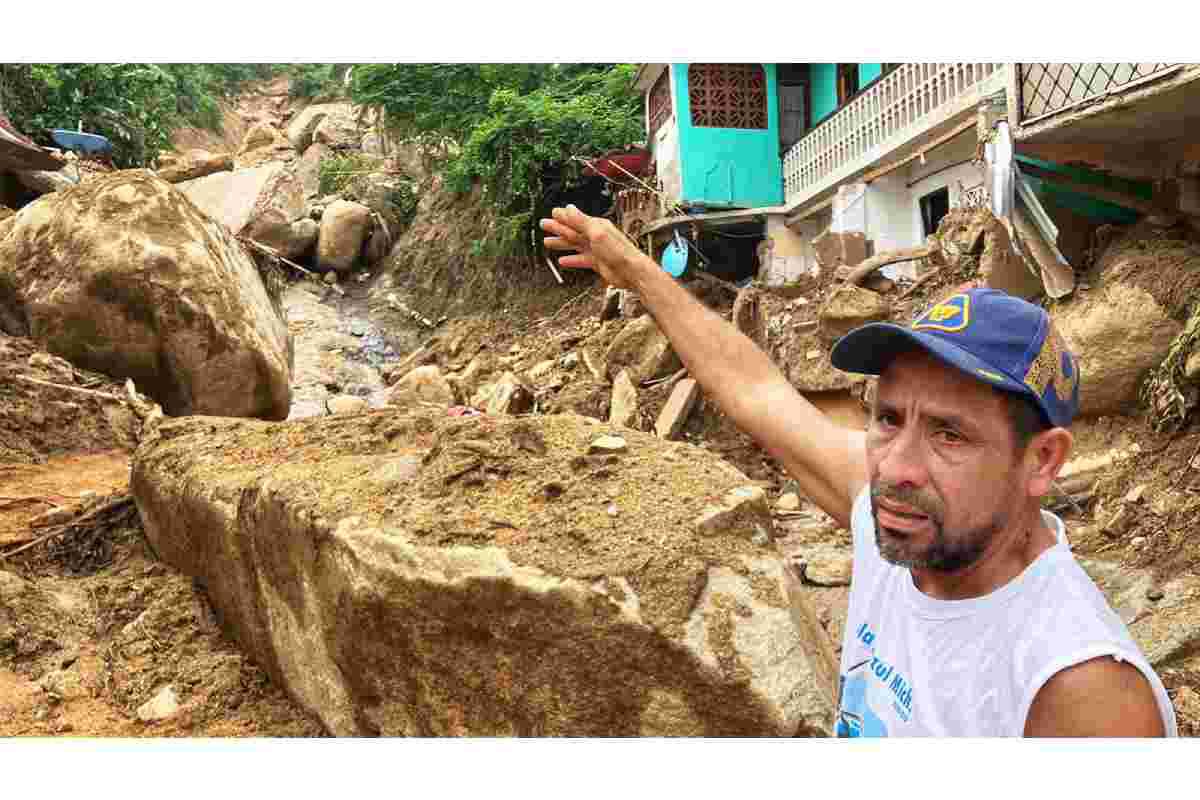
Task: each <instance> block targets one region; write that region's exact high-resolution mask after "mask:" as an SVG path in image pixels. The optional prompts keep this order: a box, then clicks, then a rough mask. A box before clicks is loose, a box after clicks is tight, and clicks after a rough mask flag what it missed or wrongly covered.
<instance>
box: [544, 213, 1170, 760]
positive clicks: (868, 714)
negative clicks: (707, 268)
mask: <svg viewBox="0 0 1200 800" xmlns="http://www.w3.org/2000/svg"><path fill="white" fill-rule="evenodd" d="M553 216H554V218H553V219H551V220H542V223H541V224H542V228H543V229H544V230H545V232H546V233H547V234H548V236H547V237H546V240H545V241H546V246H547V247H548V248H550V249H552V250H559V251H575V252H574V254H571V255H566V256H563V257H562V258H561V259H560V261H559V263H560V264H561V265H562V266H564V267H573V268H585V269H593V270H595V271H596V272H598V273H599V274H600V275H601V277H602V278H603V279H604V280H605V281H606V282H607V283H609V284H610V285H613V286H617V287H621V288H631V289H633V290H635V291H637V292H638V294H639V295H640V297H641V300H642V302H643V303H644V304H645V306H646V308H647V309H648V310H649V311H650V313H651V314H652V315H653V316H654V319H655V320H656V321H657V322H658V324H659V326H660V327H661V329H662V330H663V332H664V333H665V334H666V335H667V337H668V338H669V339H670V340H671V343H672V344H673V346H674V348H675V351H676V352H677V353H678V354H679V356H680V358H681V359H682V360H683V363H684V364H685V365H686V366H687V368H688V371H689V372H690V373H691V375H692V376H693V377H694V378H696V380H697V381H698V382H699V383H700V385H701V386H702V387H703V388H704V391H705V392H706V393H707V394H708V396H709V397H712V398H713V399H715V400H716V401H717V403H718V404H719V405H720V406H721V408H722V409H723V410H724V411H725V413H727V414H728V415H729V416H730V417H731V418H732V419H733V420H734V422H736V423H737V425H738V426H739V427H741V428H742V429H743V430H745V431H746V432H748V433H749V434H751V435H752V436H754V438H755V439H756V440H757V441H759V442H760V443H761V444H762V445H763V447H765V448H766V449H767V450H768V451H769V452H770V453H771V454H772V455H773V456H775V457H776V458H777V459H778V460H779V461H780V462H782V463H783V464H784V466H785V467H787V469H788V471H789V472H790V473H791V474H792V475H793V476H794V477H795V478H796V480H797V481H798V482H799V484H800V486H801V488H802V489H803V491H804V493H805V494H806V495H807V496H808V497H809V498H811V499H812V500H813V501H814V502H815V503H816V504H817V505H819V506H820V507H821V508H823V509H824V510H825V511H826V512H827V513H828V514H830V515H831V516H832V517H833V518H834V519H836V520H837V521H838V522H840V523H841V524H843V525H847V526H848V527H850V529H851V531H852V533H853V537H854V576H853V581H852V584H851V590H850V607H849V614H848V618H847V623H846V632H845V639H844V642H843V647H842V661H841V684H842V685H841V692H840V699H839V715H838V719H839V721H838V724H837V733H838V734H839V735H845V736H850V735H868V736H870V735H876V736H889V735H890V736H920V735H959V736H1021V735H1025V736H1164V735H1168V736H1174V735H1176V729H1175V716H1174V711H1173V709H1172V708H1171V704H1170V701H1169V699H1168V698H1167V695H1166V692H1165V690H1164V689H1163V686H1162V683H1161V681H1160V680H1159V679H1158V677H1157V676H1156V675H1155V674H1154V672H1153V670H1152V669H1151V668H1150V666H1149V664H1148V663H1147V662H1146V660H1145V658H1144V657H1143V656H1142V654H1141V653H1140V652H1139V651H1138V648H1137V646H1136V644H1134V642H1133V640H1132V638H1131V637H1130V636H1129V634H1128V632H1127V631H1126V629H1125V626H1124V625H1123V624H1122V623H1121V621H1120V619H1119V618H1117V616H1116V615H1115V614H1114V613H1113V612H1112V610H1111V609H1110V608H1109V607H1108V604H1107V602H1106V601H1105V600H1104V597H1103V595H1101V594H1100V592H1099V590H1098V589H1097V588H1096V587H1095V585H1094V584H1093V583H1092V582H1091V580H1090V579H1088V577H1087V575H1086V574H1085V573H1084V572H1083V570H1082V569H1081V568H1080V567H1079V565H1078V564H1077V563H1076V562H1075V560H1074V558H1073V556H1072V555H1071V552H1070V549H1069V546H1068V544H1067V541H1066V537H1065V531H1064V529H1063V525H1062V522H1061V521H1060V520H1059V519H1058V518H1057V517H1055V516H1054V515H1053V514H1050V513H1047V512H1043V511H1042V510H1041V505H1040V502H1039V501H1040V498H1041V497H1042V496H1044V495H1045V494H1046V492H1047V491H1049V489H1050V486H1051V483H1052V481H1053V479H1054V477H1055V476H1056V475H1057V474H1058V471H1059V469H1060V468H1061V467H1062V465H1063V462H1064V461H1065V460H1066V458H1067V454H1068V452H1069V451H1070V448H1071V434H1070V433H1069V432H1068V431H1067V426H1068V425H1069V424H1070V421H1071V418H1072V417H1073V415H1074V413H1075V411H1076V409H1077V408H1078V392H1079V380H1078V377H1079V376H1078V366H1077V362H1076V360H1075V358H1074V357H1073V356H1072V355H1071V354H1070V353H1069V352H1067V350H1066V348H1065V347H1064V345H1063V342H1062V339H1061V338H1060V337H1059V336H1058V334H1057V333H1056V332H1055V331H1054V330H1053V328H1052V327H1051V326H1050V320H1049V317H1048V315H1046V313H1045V312H1044V311H1043V310H1042V309H1040V308H1038V307H1037V306H1034V305H1031V304H1029V303H1026V302H1024V301H1022V300H1018V299H1016V298H1013V297H1010V296H1008V295H1006V294H1003V293H1001V292H997V291H995V290H989V289H971V290H968V291H966V292H964V293H961V294H958V295H955V296H954V297H952V298H950V299H948V300H947V301H945V302H943V303H941V304H939V305H937V306H935V307H934V308H932V309H930V310H929V311H928V312H926V313H925V314H924V315H923V316H922V317H920V318H919V319H918V320H917V321H916V322H915V323H914V324H913V325H912V326H911V327H909V328H905V327H902V326H898V325H891V324H881V323H877V324H873V325H867V326H865V327H863V328H859V329H858V330H856V331H853V332H852V333H850V334H849V335H848V336H846V337H845V338H843V339H842V340H841V341H839V342H838V343H837V344H836V345H835V347H834V349H833V352H832V360H833V363H834V365H835V366H837V367H839V368H840V369H844V370H848V371H853V372H859V373H864V374H872V375H878V376H879V381H878V385H877V387H876V397H875V401H874V407H873V409H872V413H871V421H870V423H869V425H868V428H867V430H866V431H865V432H861V431H850V430H847V429H844V428H840V427H838V426H836V425H834V424H833V423H832V422H831V421H830V420H829V419H827V418H826V417H825V416H824V415H823V414H821V413H820V412H819V411H818V410H817V409H816V408H815V407H813V406H812V405H811V404H809V403H808V402H807V401H806V400H805V399H804V398H803V397H801V396H800V394H799V393H798V392H797V391H796V390H795V389H794V388H793V387H792V386H791V384H790V383H788V381H787V379H786V378H785V377H784V376H783V374H782V373H781V372H780V371H779V370H778V369H777V368H776V367H775V366H774V365H773V364H772V363H771V361H770V359H769V358H768V357H767V356H766V354H764V353H763V352H762V351H760V350H759V349H758V348H757V347H755V345H754V344H753V343H752V342H751V341H750V340H749V339H748V338H747V337H745V336H743V335H742V334H741V333H739V332H738V331H737V330H735V329H734V328H733V326H731V325H729V324H727V323H726V322H725V321H724V320H722V319H721V318H720V317H719V316H717V315H716V314H714V313H713V312H712V311H710V310H709V309H707V308H706V307H704V306H703V305H702V304H701V303H700V302H698V301H697V300H696V299H695V298H693V297H692V296H691V295H690V293H688V292H687V291H686V290H685V289H683V288H682V287H681V286H679V285H678V284H677V283H676V282H675V281H674V280H673V279H672V278H671V277H670V276H668V275H667V274H666V273H665V272H663V271H662V270H661V269H659V268H658V265H657V264H655V263H654V262H653V261H652V260H651V259H649V258H647V257H646V256H645V255H644V254H643V253H641V252H640V251H639V250H638V249H637V248H636V247H635V246H634V245H633V244H632V243H631V242H630V241H629V240H628V238H626V237H625V236H624V235H623V234H622V233H621V232H620V231H619V230H618V229H616V228H615V227H614V226H613V225H612V223H610V222H608V221H607V220H603V219H598V218H595V217H589V216H587V215H585V214H583V213H582V212H580V211H578V210H577V209H575V208H574V207H573V206H569V207H567V208H566V209H562V208H556V209H554V212H553Z"/></svg>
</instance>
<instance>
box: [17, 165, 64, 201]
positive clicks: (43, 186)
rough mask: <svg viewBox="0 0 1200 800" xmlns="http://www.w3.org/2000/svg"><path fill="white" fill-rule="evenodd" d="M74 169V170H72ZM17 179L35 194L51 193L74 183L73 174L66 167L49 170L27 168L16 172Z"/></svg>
mask: <svg viewBox="0 0 1200 800" xmlns="http://www.w3.org/2000/svg"><path fill="white" fill-rule="evenodd" d="M72 171H74V170H72ZM17 180H18V181H20V183H21V185H22V186H24V187H25V188H26V189H28V190H29V191H31V192H33V193H34V194H37V195H43V194H53V193H54V192H61V191H62V190H63V189H70V188H71V187H72V186H74V185H75V179H74V177H73V176H71V175H68V174H67V170H66V169H61V170H58V171H57V172H51V171H49V170H29V171H25V172H18V173H17Z"/></svg>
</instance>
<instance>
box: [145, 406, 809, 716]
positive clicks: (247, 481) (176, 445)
mask: <svg viewBox="0 0 1200 800" xmlns="http://www.w3.org/2000/svg"><path fill="white" fill-rule="evenodd" d="M518 428H521V429H522V431H523V433H522V436H517V433H518V430H517V429H518ZM159 433H160V435H159V436H158V437H156V438H154V439H153V440H148V441H146V442H144V443H143V446H142V448H141V449H140V450H139V452H138V455H137V458H136V459H135V463H134V468H133V476H132V488H133V492H134V496H135V498H136V500H137V503H138V508H139V510H140V512H141V514H142V517H143V519H144V520H145V528H146V535H147V537H148V539H149V540H150V542H151V543H152V544H153V547H154V549H155V552H157V553H158V554H159V555H160V556H161V557H162V558H163V559H164V560H165V561H166V562H168V563H169V564H171V565H173V566H174V567H176V568H177V569H179V570H181V571H182V572H183V573H184V574H186V575H190V576H192V577H194V578H196V579H199V580H200V581H202V582H203V583H204V585H205V586H206V589H207V594H208V597H209V598H210V600H211V602H212V604H213V606H214V608H215V610H216V611H217V615H218V617H219V618H220V619H221V620H222V623H223V625H224V627H225V628H226V630H227V631H228V632H229V633H230V634H231V635H232V636H233V637H234V638H235V639H236V640H237V642H238V643H239V644H240V645H241V646H242V647H243V648H245V649H246V650H247V651H248V652H250V653H251V654H252V655H253V658H254V659H255V660H256V662H257V663H259V664H261V665H263V666H264V668H265V669H266V670H267V671H268V672H269V673H270V675H271V676H272V679H273V680H274V681H275V682H276V683H278V684H279V685H282V686H284V687H286V688H287V690H288V692H289V694H291V696H292V697H294V698H295V699H296V700H297V702H298V703H299V704H300V705H301V706H303V707H304V708H306V709H308V710H310V711H311V712H312V713H313V714H315V715H316V716H317V717H318V718H319V719H320V720H321V722H322V723H323V725H324V726H325V728H326V729H327V730H328V731H329V732H330V733H332V734H334V735H338V736H361V735H384V736H397V735H410V736H445V735H459V736H463V735H465V736H483V735H510V736H511V735H518V736H677V735H689V736H696V735H706V736H763V735H765V736H792V735H794V734H800V735H813V734H818V733H820V732H823V731H824V730H827V726H828V724H829V722H830V719H829V716H828V712H827V711H826V709H825V707H824V705H823V704H822V701H821V699H820V692H819V690H818V687H817V685H816V680H815V678H814V676H813V674H812V672H811V670H810V669H809V667H808V665H807V662H806V660H805V658H804V656H803V654H802V647H800V646H798V645H799V641H798V640H799V634H798V633H797V631H796V629H795V627H794V626H793V624H792V622H791V619H790V617H789V613H788V608H787V603H786V600H785V590H784V586H783V572H782V563H781V560H780V558H779V556H778V555H777V554H776V553H775V552H774V550H773V549H772V548H771V547H770V546H769V544H767V543H763V544H757V543H756V542H755V539H756V537H758V534H759V531H758V530H757V529H756V527H754V526H753V525H749V526H746V525H739V524H737V523H736V522H735V521H733V520H730V521H729V523H728V525H726V526H725V527H723V528H717V529H714V530H712V531H710V532H709V533H708V534H707V535H705V536H696V535H695V534H694V533H693V530H692V521H693V520H694V517H695V508H694V505H693V504H694V503H695V501H696V499H700V498H713V497H715V498H721V497H724V496H725V495H726V494H728V493H729V492H731V491H732V490H734V489H737V488H738V487H743V486H745V485H746V478H745V476H743V475H741V474H740V473H738V471H737V470H736V469H733V468H732V467H730V466H729V465H728V464H725V463H724V462H722V461H721V460H720V459H719V458H717V457H716V456H713V455H711V454H709V453H706V452H703V451H699V450H694V451H693V450H690V449H689V451H688V455H687V457H686V458H683V459H679V460H677V461H675V462H668V461H666V460H665V459H664V458H663V456H664V454H665V453H666V452H667V451H668V450H673V449H675V448H678V447H680V445H672V444H669V443H666V442H662V441H660V440H657V439H655V438H654V437H652V436H648V435H646V434H641V433H638V432H636V431H626V432H624V435H625V437H626V438H628V439H629V441H630V452H629V453H628V454H627V455H624V456H622V457H621V461H620V464H619V466H616V467H615V468H614V467H612V466H610V467H605V468H604V470H601V471H599V472H596V470H594V469H593V468H592V467H590V466H589V465H586V464H582V465H580V468H582V469H583V470H585V472H582V473H580V472H578V471H577V469H578V468H575V467H572V461H573V460H574V459H576V458H577V457H578V454H579V453H581V452H583V451H585V450H586V448H587V445H588V443H589V442H590V441H592V440H593V439H594V438H595V436H596V433H597V425H596V423H594V422H589V421H588V420H584V419H582V418H579V417H574V416H571V415H565V414H564V415H556V416H547V417H533V418H528V417H527V418H522V419H511V418H503V417H501V418H494V417H487V416H484V417H476V418H467V419H449V418H445V417H442V416H437V415H425V416H417V417H413V416H410V415H406V414H403V413H400V412H387V411H384V412H377V413H375V414H371V415H364V416H358V417H325V418H319V419H311V420H303V421H298V422H291V423H278V424H270V423H261V422H254V421H239V420H217V419H204V418H195V417H193V418H188V419H177V420H167V421H165V422H164V424H163V426H162V427H161V428H160V429H159ZM530 433H534V434H536V436H537V438H539V439H540V440H541V441H542V442H543V443H544V445H545V450H544V452H542V453H538V452H532V451H531V449H530V448H526V447H524V446H519V445H518V443H517V442H518V440H520V441H524V440H525V438H528V436H529V434H530ZM533 449H534V450H536V449H537V448H533ZM235 453H236V455H234V454H235ZM399 461H404V462H405V463H406V464H408V465H410V468H409V469H406V470H403V471H399V472H397V471H394V470H393V471H387V470H385V467H387V466H388V465H389V464H393V463H396V462H399ZM605 470H606V471H605ZM576 475H579V476H591V477H585V478H584V479H583V480H578V479H574V478H573V477H572V476H576ZM598 481H600V482H603V484H604V485H607V486H608V487H609V488H610V489H611V491H610V492H609V493H607V496H608V497H612V498H615V499H613V500H610V501H609V502H608V503H602V504H601V503H596V502H595V491H596V488H595V487H596V485H597V482H598ZM552 483H553V484H554V487H555V488H554V490H553V491H550V490H548V489H547V487H548V486H549V485H550V484H552ZM609 504H613V505H617V506H618V507H619V514H618V516H616V517H612V516H610V515H609V514H608V513H607V511H606V509H607V507H608V505H609ZM614 533H615V534H616V535H614ZM758 538H759V539H761V537H758Z"/></svg>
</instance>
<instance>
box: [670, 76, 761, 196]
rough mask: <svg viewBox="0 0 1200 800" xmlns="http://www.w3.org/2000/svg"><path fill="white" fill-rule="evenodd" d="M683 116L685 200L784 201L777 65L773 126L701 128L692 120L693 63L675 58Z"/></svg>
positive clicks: (678, 103)
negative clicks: (689, 76)
mask: <svg viewBox="0 0 1200 800" xmlns="http://www.w3.org/2000/svg"><path fill="white" fill-rule="evenodd" d="M671 69H672V71H673V72H672V77H673V78H674V79H675V80H674V83H675V109H676V111H677V114H678V116H677V119H678V120H679V160H680V165H679V166H680V172H681V175H682V177H683V190H682V196H681V198H680V202H681V203H682V204H683V205H688V204H691V203H696V204H701V203H702V204H704V205H706V206H710V207H741V208H758V207H760V206H774V205H779V204H781V203H782V202H783V161H782V159H781V157H780V155H779V97H778V91H777V88H776V77H775V65H774V64H764V65H763V69H764V71H765V72H766V76H767V129H766V130H744V129H737V128H696V127H693V126H692V124H691V119H692V108H691V103H690V102H689V101H688V88H687V71H688V65H687V64H672V65H671Z"/></svg>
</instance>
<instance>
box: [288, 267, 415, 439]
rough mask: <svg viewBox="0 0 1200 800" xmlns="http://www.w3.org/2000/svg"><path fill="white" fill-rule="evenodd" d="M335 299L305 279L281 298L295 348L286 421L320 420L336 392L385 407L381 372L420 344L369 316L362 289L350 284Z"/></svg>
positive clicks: (330, 293)
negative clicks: (290, 403) (390, 329)
mask: <svg viewBox="0 0 1200 800" xmlns="http://www.w3.org/2000/svg"><path fill="white" fill-rule="evenodd" d="M344 290H345V292H346V295H345V296H344V297H340V296H338V295H337V294H336V293H334V292H333V290H331V289H330V288H329V287H327V286H325V285H324V284H319V283H315V282H312V281H303V282H301V283H296V284H293V285H291V286H289V287H288V289H287V291H286V292H285V293H284V295H283V306H284V309H285V311H286V312H287V320H288V329H289V330H290V331H291V333H292V338H293V342H294V347H295V367H294V369H293V373H292V408H291V412H290V414H289V415H288V419H301V418H304V417H314V416H322V415H324V414H327V413H328V405H327V404H328V402H329V400H331V399H332V398H334V397H336V396H337V395H339V394H344V395H351V396H355V397H363V398H365V399H366V400H367V404H368V405H369V407H371V408H381V407H382V406H383V405H384V404H385V399H386V398H385V393H384V390H385V389H386V388H387V387H386V384H385V383H384V381H383V378H382V376H381V375H380V370H382V369H383V367H385V366H386V365H387V364H389V363H393V362H396V361H399V360H400V359H402V358H403V357H404V356H405V355H407V354H408V353H409V352H410V351H411V350H412V349H413V348H415V347H416V346H417V344H418V342H417V341H416V338H415V335H414V334H410V333H405V332H396V331H389V330H385V329H384V328H382V327H381V326H380V325H379V324H377V323H376V322H373V321H372V320H371V318H370V315H369V313H368V309H367V290H366V285H364V284H357V282H354V281H351V282H347V283H346V284H345V285H344Z"/></svg>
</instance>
